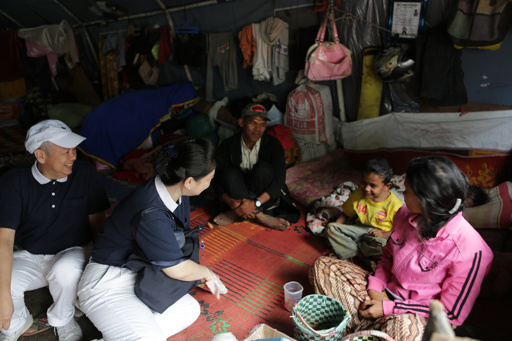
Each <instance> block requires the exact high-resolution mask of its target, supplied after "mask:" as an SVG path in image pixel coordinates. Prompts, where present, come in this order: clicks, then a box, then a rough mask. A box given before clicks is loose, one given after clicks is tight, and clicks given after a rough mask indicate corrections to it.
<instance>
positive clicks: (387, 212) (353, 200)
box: [341, 188, 403, 232]
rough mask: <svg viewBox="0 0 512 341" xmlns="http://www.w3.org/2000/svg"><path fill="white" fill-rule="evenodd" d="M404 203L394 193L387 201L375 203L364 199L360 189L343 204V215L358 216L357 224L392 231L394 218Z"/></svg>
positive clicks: (390, 194)
mask: <svg viewBox="0 0 512 341" xmlns="http://www.w3.org/2000/svg"><path fill="white" fill-rule="evenodd" d="M402 205H403V203H402V201H400V199H398V198H397V197H396V196H395V195H394V194H393V193H392V192H389V196H388V197H387V198H386V200H384V201H381V202H373V201H371V200H369V199H366V198H364V197H363V191H362V190H361V189H360V188H358V189H356V190H355V191H354V192H352V194H351V195H350V197H348V199H347V201H345V203H344V204H343V206H341V207H342V209H343V213H345V215H347V217H349V218H352V217H354V216H357V219H356V222H355V223H356V224H361V225H365V226H371V227H375V228H378V229H381V230H382V231H386V232H387V231H391V229H392V228H393V217H394V216H395V214H396V212H397V211H398V209H399V208H400V207H402Z"/></svg>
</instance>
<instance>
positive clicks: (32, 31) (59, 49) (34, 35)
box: [18, 20, 80, 68]
mask: <svg viewBox="0 0 512 341" xmlns="http://www.w3.org/2000/svg"><path fill="white" fill-rule="evenodd" d="M18 37H20V38H23V39H25V40H30V41H32V42H34V43H37V44H39V45H42V46H45V47H47V48H48V49H50V50H51V51H52V52H54V53H56V54H57V55H62V54H65V53H68V52H69V55H70V58H71V61H70V68H71V67H73V66H74V64H76V63H78V62H79V61H80V58H79V56H78V49H77V46H76V42H75V34H74V32H73V28H72V27H71V26H70V25H69V23H68V22H67V21H66V20H62V21H61V23H60V24H59V25H44V26H39V27H35V28H24V29H20V30H19V31H18Z"/></svg>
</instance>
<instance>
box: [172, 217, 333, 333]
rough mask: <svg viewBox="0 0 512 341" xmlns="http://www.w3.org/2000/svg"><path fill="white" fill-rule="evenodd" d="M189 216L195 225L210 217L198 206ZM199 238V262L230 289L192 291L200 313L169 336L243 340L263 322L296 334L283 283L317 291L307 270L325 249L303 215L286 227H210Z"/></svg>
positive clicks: (247, 224) (250, 224)
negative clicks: (224, 336)
mask: <svg viewBox="0 0 512 341" xmlns="http://www.w3.org/2000/svg"><path fill="white" fill-rule="evenodd" d="M191 218H192V226H193V227H196V226H198V225H201V224H204V225H206V224H207V222H208V220H210V218H211V217H210V216H209V215H208V214H207V213H206V212H205V210H204V208H200V209H197V210H195V211H194V212H192V217H191ZM201 239H203V240H204V244H205V248H204V259H202V256H201V254H200V262H201V264H203V265H206V266H208V267H210V268H211V269H212V270H213V271H214V272H215V273H217V274H218V275H219V276H220V278H221V280H222V281H223V283H224V284H225V285H226V287H227V288H228V290H229V292H228V294H226V295H224V296H222V298H221V299H220V300H217V299H216V298H215V297H214V296H212V295H211V294H210V293H208V292H206V291H203V290H201V289H194V290H192V291H191V294H192V295H193V296H194V297H195V298H196V299H197V300H198V301H199V303H200V304H201V315H200V316H199V318H198V319H197V321H196V322H195V323H194V324H193V325H192V326H190V327H189V328H187V329H186V330H184V331H183V332H181V333H179V334H177V335H175V336H173V337H171V338H169V340H211V339H212V338H213V337H214V336H215V335H216V334H218V333H223V332H232V333H233V334H234V335H235V336H236V337H237V339H238V340H243V339H244V338H245V337H247V336H248V335H249V334H250V331H251V329H252V328H253V327H254V326H256V325H258V324H260V323H265V324H267V325H269V326H271V327H273V328H276V329H278V330H280V331H282V332H283V333H285V334H287V335H290V336H292V334H293V326H292V320H291V318H290V315H291V314H290V312H288V311H287V310H286V309H284V307H283V304H284V294H283V285H284V284H285V283H287V282H289V281H297V282H299V283H301V284H302V286H303V287H304V295H308V294H313V293H314V292H313V288H312V287H311V285H310V284H309V280H308V272H309V269H310V268H311V266H312V265H313V262H314V261H315V260H316V259H317V258H318V257H319V256H320V254H321V253H322V252H324V251H325V250H326V249H327V244H326V241H325V240H322V239H315V237H314V236H313V235H311V234H310V233H309V232H307V231H306V230H305V224H304V213H303V214H302V216H301V219H300V220H299V222H298V223H297V224H293V225H292V226H290V228H289V229H288V230H287V231H283V232H280V231H276V230H272V229H267V228H264V227H262V226H260V225H258V224H256V223H253V222H251V221H244V222H236V223H233V224H230V225H228V226H224V227H221V226H215V227H214V228H213V229H210V228H209V227H206V228H205V229H204V230H203V232H202V233H201V235H200V240H201Z"/></svg>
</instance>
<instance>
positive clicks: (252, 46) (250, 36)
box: [238, 24, 256, 69]
mask: <svg viewBox="0 0 512 341" xmlns="http://www.w3.org/2000/svg"><path fill="white" fill-rule="evenodd" d="M238 39H239V40H240V50H242V54H243V56H244V63H243V65H242V66H243V68H244V69H246V68H247V67H248V66H252V64H253V63H254V56H255V55H256V40H255V39H254V33H253V30H252V24H250V25H247V26H245V27H244V28H242V30H241V31H240V32H238Z"/></svg>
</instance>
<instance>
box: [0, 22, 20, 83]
mask: <svg viewBox="0 0 512 341" xmlns="http://www.w3.org/2000/svg"><path fill="white" fill-rule="evenodd" d="M18 45H19V43H18V30H17V29H16V30H0V46H2V53H0V82H9V81H14V80H17V79H20V78H23V77H24V76H25V73H24V71H23V63H22V61H21V56H20V50H19V47H18Z"/></svg>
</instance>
